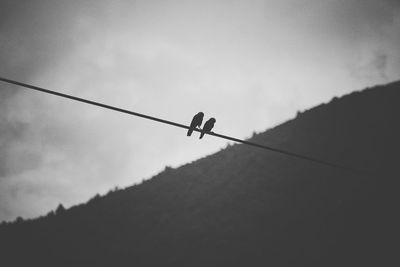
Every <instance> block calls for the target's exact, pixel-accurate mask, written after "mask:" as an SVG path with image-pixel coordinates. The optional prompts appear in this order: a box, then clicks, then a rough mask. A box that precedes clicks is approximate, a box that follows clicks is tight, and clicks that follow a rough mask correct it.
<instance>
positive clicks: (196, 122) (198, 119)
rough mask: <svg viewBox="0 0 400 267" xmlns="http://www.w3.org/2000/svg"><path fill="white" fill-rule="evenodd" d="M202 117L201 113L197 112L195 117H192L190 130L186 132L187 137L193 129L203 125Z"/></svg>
mask: <svg viewBox="0 0 400 267" xmlns="http://www.w3.org/2000/svg"><path fill="white" fill-rule="evenodd" d="M203 117H204V113H203V112H199V113H197V114H196V115H194V117H193V119H192V122H191V123H190V129H189V130H188V132H187V136H191V135H192V133H193V129H194V128H196V127H200V126H201V124H202V123H203Z"/></svg>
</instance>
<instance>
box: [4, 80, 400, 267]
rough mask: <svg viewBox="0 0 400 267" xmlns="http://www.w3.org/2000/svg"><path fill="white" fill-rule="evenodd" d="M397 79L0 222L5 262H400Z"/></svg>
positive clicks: (26, 263) (268, 264)
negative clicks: (117, 185)
mask: <svg viewBox="0 0 400 267" xmlns="http://www.w3.org/2000/svg"><path fill="white" fill-rule="evenodd" d="M399 99H400V82H394V83H391V84H388V85H384V86H376V87H374V88H369V89H365V90H363V91H361V92H354V93H351V94H349V95H346V96H344V97H341V98H334V99H332V100H331V101H330V102H329V103H326V104H321V105H319V106H317V107H314V108H312V109H310V110H307V111H305V112H299V113H298V114H297V116H296V118H294V119H292V120H289V121H287V122H285V123H283V124H281V125H279V126H277V127H274V128H272V129H269V130H267V131H265V132H263V133H260V134H255V135H254V136H253V137H251V138H250V141H252V142H256V143H260V144H265V145H269V146H271V147H276V148H280V149H284V150H288V151H292V152H296V153H299V154H304V155H307V156H311V157H314V158H319V159H321V160H324V161H329V162H332V163H335V164H338V165H343V166H348V167H351V168H354V169H358V170H362V171H363V173H364V174H356V173H352V172H349V171H346V170H342V169H339V168H333V167H330V166H324V165H321V164H317V163H314V162H309V161H306V160H302V159H298V158H293V157H289V156H287V155H282V154H278V153H274V152H271V151H266V150H262V149H258V148H254V147H249V146H246V145H243V144H239V145H229V146H228V147H227V148H225V149H223V150H221V151H219V152H217V153H215V154H213V155H210V156H207V157H204V158H201V159H199V160H197V161H194V162H192V163H189V164H186V165H183V166H181V167H179V168H176V169H174V168H168V167H167V168H166V169H165V170H164V171H163V172H161V173H159V174H158V175H156V176H154V177H153V178H151V179H149V180H147V181H144V182H143V183H141V184H140V185H135V186H131V187H128V188H125V189H122V190H113V191H111V192H109V193H108V194H106V195H105V196H99V195H97V196H95V197H94V198H92V199H91V200H90V201H88V202H87V203H86V204H81V205H78V206H74V207H72V208H69V209H65V208H64V207H63V206H62V205H60V206H59V207H58V208H57V210H56V211H55V212H51V213H49V214H48V215H46V216H42V217H40V218H37V219H33V220H22V219H21V218H20V219H18V220H16V221H15V222H13V223H3V224H2V225H1V226H0V243H1V245H0V251H1V254H0V255H1V259H0V262H1V263H2V266H399V257H398V256H397V254H398V249H397V247H398V240H399V235H398V233H399V231H398V228H399V224H398V223H399V220H398V219H397V217H398V203H400V202H399V193H398V190H399V184H400V183H399V178H400V175H399V174H400V171H399V168H398V161H399V151H400V141H399V138H400V125H399V124H400V105H399Z"/></svg>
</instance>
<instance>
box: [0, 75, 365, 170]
mask: <svg viewBox="0 0 400 267" xmlns="http://www.w3.org/2000/svg"><path fill="white" fill-rule="evenodd" d="M0 81H3V82H6V83H9V84H14V85H18V86H22V87H25V88H28V89H32V90H36V91H40V92H43V93H47V94H52V95H56V96H59V97H64V98H68V99H72V100H75V101H78V102H83V103H86V104H89V105H94V106H98V107H102V108H106V109H111V110H114V111H118V112H122V113H126V114H129V115H133V116H137V117H141V118H144V119H148V120H153V121H157V122H160V123H165V124H169V125H172V126H175V127H180V128H184V129H192V128H190V127H189V126H186V125H183V124H180V123H176V122H173V121H169V120H164V119H160V118H156V117H153V116H149V115H146V114H142V113H138V112H134V111H130V110H126V109H122V108H118V107H114V106H110V105H106V104H103V103H99V102H95V101H91V100H88V99H84V98H80V97H76V96H72V95H67V94H63V93H59V92H55V91H52V90H48V89H44V88H41V87H38V86H34V85H30V84H26V83H22V82H18V81H14V80H10V79H7V78H3V77H0ZM192 130H194V131H197V132H201V130H199V129H197V128H194V129H192ZM206 134H208V135H212V136H215V137H219V138H223V139H226V140H230V141H234V142H238V143H242V144H246V145H250V146H254V147H258V148H262V149H266V150H270V151H273V152H277V153H281V154H285V155H288V156H292V157H296V158H300V159H304V160H308V161H312V162H315V163H319V164H323V165H327V166H330V167H334V168H339V169H343V170H347V171H350V172H353V173H357V174H362V175H365V174H364V173H363V172H362V171H359V170H356V169H353V168H350V167H346V166H341V165H338V164H334V163H331V162H327V161H324V160H320V159H317V158H312V157H309V156H305V155H301V154H297V153H294V152H290V151H286V150H282V149H278V148H273V147H270V146H266V145H261V144H257V143H253V142H249V141H245V140H241V139H238V138H234V137H231V136H227V135H222V134H218V133H214V132H206Z"/></svg>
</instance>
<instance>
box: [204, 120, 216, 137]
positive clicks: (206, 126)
mask: <svg viewBox="0 0 400 267" xmlns="http://www.w3.org/2000/svg"><path fill="white" fill-rule="evenodd" d="M215 122H216V119H214V118H211V119H209V120H208V121H206V123H205V124H204V127H203V130H202V131H201V134H200V139H201V138H203V136H204V134H205V133H209V132H211V129H212V128H213V127H214V124H215Z"/></svg>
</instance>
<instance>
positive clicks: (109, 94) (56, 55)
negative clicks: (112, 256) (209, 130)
mask: <svg viewBox="0 0 400 267" xmlns="http://www.w3.org/2000/svg"><path fill="white" fill-rule="evenodd" d="M399 29H400V2H398V1H397V0H379V1H376V0H325V1H321V0H285V1H283V0H279V1H278V0H265V1H261V0H260V1H258V0H254V1H253V0H245V1H235V0H232V1H218V0H215V1H207V0H202V1H192V0H187V1H169V0H159V1H155V0H145V1H141V0H137V1H123V0H120V1H117V0H113V1H106V0H90V1H61V0H30V1H24V0H20V1H14V0H7V1H1V0H0V61H1V64H0V76H1V77H5V78H9V79H15V80H18V81H21V82H25V83H30V84H33V85H37V86H41V87H44V88H48V89H51V90H55V91H58V92H63V93H67V94H73V95H75V96H78V97H82V98H88V99H91V100H94V101H99V102H103V103H107V104H110V105H115V106H118V107H121V108H125V109H129V110H133V111H136V112H140V113H145V114H148V115H151V116H157V117H161V118H164V119H168V120H172V121H175V122H178V123H183V124H189V123H190V120H191V119H192V117H193V115H194V114H196V113H197V112H199V111H203V112H204V113H205V119H208V118H210V117H215V118H216V120H217V122H216V124H215V128H214V131H215V132H218V133H221V134H226V135H230V136H234V137H237V138H246V137H250V136H251V135H252V133H253V132H261V131H265V130H266V129H268V128H271V127H274V126H276V125H278V124H279V123H282V122H284V121H285V120H288V119H290V118H292V117H294V116H295V114H296V112H297V111H302V110H305V109H308V108H310V107H312V106H315V105H317V104H320V103H322V102H328V101H329V100H330V99H331V98H332V97H334V96H341V95H344V94H347V93H350V92H352V91H355V90H360V89H363V88H365V87H371V86H373V85H376V84H384V83H388V82H391V81H394V80H398V79H399V78H400V31H399ZM197 136H198V135H197V134H195V135H193V136H192V137H191V138H188V137H186V132H185V130H184V129H180V128H175V127H170V126H167V125H163V124H159V123H156V122H153V121H147V120H144V119H141V118H137V117H132V116H129V115H125V114H121V113H116V112H113V111H108V110H104V109H100V108H97V107H93V106H89V105H85V104H82V103H76V102H72V101H70V100H66V99H61V98H58V97H55V96H51V95H46V94H43V93H39V92H35V91H30V90H26V89H22V88H18V87H16V86H11V85H8V84H5V83H2V82H0V221H4V220H5V221H10V220H13V219H15V218H16V217H17V216H21V217H23V218H32V217H36V216H39V215H43V214H46V213H47V212H49V211H50V210H53V209H55V208H56V207H57V206H58V204H60V203H62V204H63V205H64V206H65V207H70V206H71V205H75V204H78V203H81V202H85V201H87V200H88V199H89V198H91V197H93V196H94V195H95V194H97V193H100V194H104V193H106V192H107V191H109V190H110V189H112V188H114V187H116V186H118V187H120V188H121V187H126V186H129V185H132V184H137V183H140V182H141V181H142V180H143V179H148V178H150V177H151V176H153V175H155V174H156V173H158V172H160V171H162V170H163V169H164V168H165V166H172V167H177V166H180V165H182V164H185V163H188V162H191V161H194V160H196V159H198V158H200V157H204V156H206V155H209V154H211V153H214V152H216V151H218V150H219V149H221V148H223V147H225V146H226V145H227V142H226V140H222V139H218V138H215V137H212V136H205V138H204V139H202V140H201V141H200V140H198V137H197Z"/></svg>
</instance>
